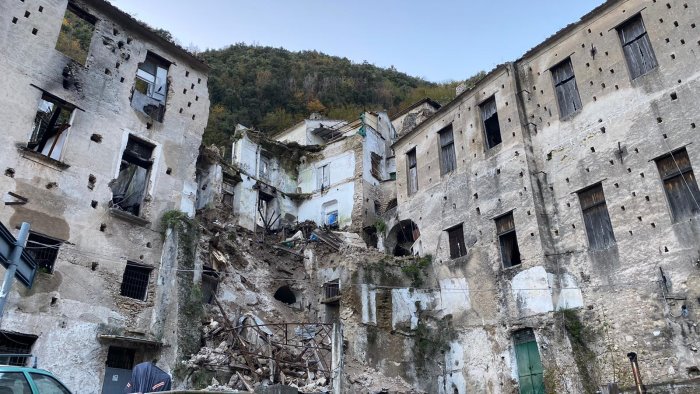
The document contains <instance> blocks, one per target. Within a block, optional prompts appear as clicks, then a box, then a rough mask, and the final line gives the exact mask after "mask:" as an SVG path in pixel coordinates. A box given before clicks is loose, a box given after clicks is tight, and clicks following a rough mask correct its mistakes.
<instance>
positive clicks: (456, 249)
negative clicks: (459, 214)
mask: <svg viewBox="0 0 700 394" xmlns="http://www.w3.org/2000/svg"><path fill="white" fill-rule="evenodd" d="M447 238H448V240H449V243H450V258H452V259H456V258H457V257H462V256H464V255H465V254H467V248H466V246H465V245H464V230H463V229H462V225H461V224H460V225H459V226H456V227H453V228H451V229H449V230H447Z"/></svg>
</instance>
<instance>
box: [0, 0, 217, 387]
mask: <svg viewBox="0 0 700 394" xmlns="http://www.w3.org/2000/svg"><path fill="white" fill-rule="evenodd" d="M0 19H1V20H2V23H0V53H2V56H0V70H2V78H0V91H2V92H3V93H2V95H1V97H0V101H1V105H0V119H2V124H3V131H2V133H1V137H0V138H1V139H2V143H1V144H0V150H1V152H0V157H2V166H3V167H2V172H3V176H2V177H0V189H2V193H3V200H4V204H2V205H0V221H2V223H4V224H6V225H7V226H8V227H9V228H10V229H11V230H13V231H14V229H15V228H17V227H18V226H19V225H20V224H21V223H22V222H25V221H26V222H29V223H30V224H31V231H32V233H31V235H30V237H29V242H28V245H27V250H28V252H29V253H30V254H31V255H33V256H34V258H35V260H36V261H37V263H38V265H39V270H40V273H39V274H38V276H37V278H36V281H35V283H34V285H33V287H32V288H31V289H30V290H27V289H25V288H23V287H22V286H21V285H20V284H18V283H15V286H14V289H13V292H12V294H11V295H10V303H9V304H8V305H7V307H6V309H5V316H4V318H3V319H2V326H1V330H2V331H1V332H0V334H1V335H0V352H2V353H8V352H9V353H19V354H25V353H31V354H33V355H34V356H36V357H37V358H38V360H39V362H38V364H39V366H40V367H42V368H46V369H49V370H51V371H52V372H54V373H55V374H56V375H57V376H59V377H60V378H61V379H62V380H63V382H65V383H66V384H67V385H68V386H69V387H70V388H71V390H73V391H74V392H81V393H97V392H100V391H101V388H102V386H103V383H104V387H105V389H108V388H110V387H111V388H114V387H116V388H117V389H119V390H121V388H122V387H123V386H124V384H125V383H126V381H125V378H126V377H128V376H129V374H130V369H131V366H133V365H134V364H135V363H138V362H141V361H143V360H150V359H152V358H154V357H155V358H162V359H163V360H166V361H167V360H172V359H174V357H175V356H174V355H175V354H176V353H177V352H178V339H177V333H176V330H175V329H174V326H173V324H175V323H174V322H175V320H174V318H173V317H174V316H173V314H172V313H170V312H169V311H171V310H172V309H173V308H172V306H173V305H174V301H173V297H175V296H176V294H177V292H175V291H173V289H170V288H168V287H167V282H165V281H164V280H163V278H162V274H163V273H162V272H161V269H160V268H161V267H160V266H161V264H163V262H164V261H167V256H165V257H163V255H162V252H163V236H162V234H161V231H160V228H159V222H160V220H161V217H162V216H163V214H164V213H165V212H167V211H173V210H177V211H182V212H185V213H187V214H189V215H194V205H195V192H196V183H195V164H194V163H195V162H196V158H197V155H198V147H199V145H200V141H201V136H202V133H203V131H204V127H205V124H206V121H207V115H208V110H209V99H208V91H207V66H206V65H205V64H203V63H202V62H201V61H200V60H198V59H197V58H195V57H194V56H193V55H191V54H190V53H188V52H186V51H185V50H183V49H182V48H180V47H178V46H176V45H174V44H172V43H171V42H169V41H166V40H164V39H163V38H161V37H160V36H158V35H157V34H154V33H153V31H151V29H150V28H148V27H147V26H145V25H143V24H142V23H140V22H138V21H136V20H134V19H133V18H132V17H130V16H129V15H127V14H125V13H123V12H122V11H120V10H118V9H116V8H115V7H113V6H112V5H110V4H109V3H108V2H106V1H102V0H91V1H79V0H75V1H73V0H70V1H68V0H55V1H43V0H21V1H20V0H7V1H2V2H0ZM175 313H177V308H175ZM2 362H3V363H7V362H10V363H13V364H25V363H26V362H28V361H27V360H24V359H22V358H18V359H11V360H3V361H2ZM170 365H173V364H172V363H171V364H170ZM168 368H170V367H168ZM105 376H106V377H105ZM119 392H121V391H119Z"/></svg>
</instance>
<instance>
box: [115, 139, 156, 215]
mask: <svg viewBox="0 0 700 394" xmlns="http://www.w3.org/2000/svg"><path fill="white" fill-rule="evenodd" d="M153 148H154V147H153V145H151V144H149V143H147V142H144V141H141V140H139V139H137V138H135V137H133V136H129V140H128V142H127V144H126V149H124V153H123V154H122V160H121V164H120V166H119V176H118V177H117V179H116V180H115V181H113V182H112V185H111V188H112V204H111V207H113V208H118V209H120V210H122V211H126V212H128V213H130V214H132V215H136V216H139V215H140V213H141V205H142V204H143V198H144V196H145V194H146V188H147V187H148V179H149V175H150V172H151V167H152V165H153V159H152V156H153Z"/></svg>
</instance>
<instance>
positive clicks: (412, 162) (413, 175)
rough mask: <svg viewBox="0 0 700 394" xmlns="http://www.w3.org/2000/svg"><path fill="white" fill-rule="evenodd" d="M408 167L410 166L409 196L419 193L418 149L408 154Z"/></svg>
mask: <svg viewBox="0 0 700 394" xmlns="http://www.w3.org/2000/svg"><path fill="white" fill-rule="evenodd" d="M406 165H407V166H408V182H407V185H408V195H409V196H410V195H412V194H415V193H416V192H417V191H418V163H417V160H416V148H413V149H411V150H410V151H408V153H406Z"/></svg>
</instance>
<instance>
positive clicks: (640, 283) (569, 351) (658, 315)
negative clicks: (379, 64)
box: [351, 0, 700, 393]
mask: <svg viewBox="0 0 700 394" xmlns="http://www.w3.org/2000/svg"><path fill="white" fill-rule="evenodd" d="M699 6H700V4H698V3H696V2H690V1H656V0H648V1H645V0H628V1H623V0H611V1H607V2H606V3H604V4H603V5H602V6H600V7H599V8H597V9H595V10H594V11H592V12H591V13H589V14H588V15H586V16H584V17H583V18H582V19H581V20H580V21H579V22H577V23H574V24H572V25H570V26H568V27H566V28H565V29H563V30H561V31H560V32H558V33H556V34H555V35H554V36H552V37H550V38H548V39H547V40H546V41H544V42H542V43H541V44H539V45H538V46H536V47H535V48H533V49H531V50H530V51H528V52H527V53H526V54H524V55H523V56H522V57H521V58H520V59H517V60H516V61H514V62H510V63H506V64H503V65H501V66H498V67H496V68H495V69H494V70H493V71H491V72H490V73H488V75H487V76H486V77H485V78H484V79H482V80H481V81H480V82H479V83H478V84H477V85H476V86H475V87H474V88H473V89H469V90H467V91H464V92H463V93H461V94H460V95H459V96H458V97H457V98H456V99H455V100H454V101H452V102H450V103H449V104H447V105H445V106H443V107H442V108H440V109H439V110H438V111H437V112H436V113H435V114H434V115H432V116H431V117H430V118H428V119H427V120H426V121H425V122H423V123H421V124H420V125H418V126H416V127H415V128H414V129H413V130H411V131H409V132H408V133H404V134H403V135H402V136H401V137H400V138H399V139H398V141H397V142H396V143H394V144H393V146H392V148H393V149H394V151H395V154H396V169H397V181H396V189H397V195H398V209H397V212H396V216H395V217H394V218H391V219H388V220H393V222H392V223H391V225H390V226H389V227H388V234H387V239H386V244H387V247H389V248H390V247H391V246H392V245H396V244H401V243H408V244H411V245H415V244H420V245H421V247H420V248H418V250H419V251H420V255H421V256H428V255H430V256H431V257H432V264H430V266H429V267H430V268H426V272H427V273H429V275H430V279H429V280H427V281H426V284H425V287H428V288H430V289H415V290H413V291H406V290H403V289H392V290H390V292H391V294H390V296H387V297H383V298H382V301H381V302H380V296H382V294H383V293H385V292H387V291H389V290H386V289H384V288H382V285H387V283H384V282H383V281H381V280H380V281H377V280H376V279H375V280H367V279H365V280H364V281H363V282H364V283H366V284H367V286H369V288H370V290H369V292H368V291H366V290H364V288H363V290H362V291H360V290H358V292H359V294H360V296H361V297H364V298H367V299H369V300H371V301H370V302H366V301H364V300H363V301H362V302H363V303H362V305H363V308H364V307H365V306H367V305H370V306H368V307H369V308H370V309H371V310H370V312H369V315H371V316H374V314H376V318H377V320H378V321H377V323H376V324H377V325H378V326H381V325H382V322H381V321H379V318H380V310H381V309H384V308H389V309H391V311H392V315H391V320H390V323H391V328H392V329H393V330H395V331H397V332H398V331H400V332H402V333H404V335H406V334H407V335H413V336H414V338H415V340H413V341H412V340H407V339H406V338H405V337H404V336H399V335H396V333H394V332H393V331H391V332H387V331H386V330H379V332H380V335H376V334H372V335H373V337H372V346H367V347H365V348H362V346H358V348H357V349H355V352H370V351H371V349H372V348H373V347H377V348H383V349H395V351H394V352H392V353H390V354H386V353H385V354H381V355H380V354H375V355H374V357H375V358H374V359H373V361H372V363H373V364H374V365H376V366H378V367H379V368H380V369H384V370H385V371H387V372H389V371H390V372H389V373H390V374H399V375H405V374H406V373H405V372H403V371H404V370H406V369H408V370H409V371H410V370H413V369H415V370H416V375H414V376H412V378H413V379H415V380H414V382H415V383H416V385H417V386H418V387H420V388H422V389H423V390H426V391H428V392H438V391H439V392H445V393H453V392H454V393H457V392H459V393H465V392H494V393H496V392H513V391H517V390H518V389H519V390H520V392H521V393H535V392H541V390H542V387H545V386H546V388H547V392H575V393H579V392H595V390H597V389H598V388H599V387H601V386H604V385H607V384H608V383H613V382H616V383H617V384H618V386H619V387H621V388H622V387H632V386H634V380H632V374H631V373H630V370H629V368H630V367H629V365H630V362H629V360H628V358H627V356H626V355H627V353H630V352H635V353H637V355H638V358H639V366H640V370H641V371H642V377H643V381H644V383H645V384H646V385H647V387H648V388H650V390H651V389H653V390H655V391H654V392H670V391H671V386H670V384H672V383H675V384H676V386H675V387H676V390H679V391H678V392H697V391H693V390H697V389H698V375H700V372H699V370H698V367H699V366H700V356H699V355H698V340H699V339H700V336H699V332H698V329H697V327H698V318H699V316H698V310H700V304H698V303H699V302H700V298H699V296H700V271H699V270H700V249H699V247H698V245H700V236H699V235H698V234H700V225H698V220H697V219H698V216H697V215H698V214H699V213H700V191H698V186H697V182H696V179H695V176H694V174H693V169H694V167H697V166H698V165H700V149H699V148H698V146H696V145H697V144H696V142H697V140H698V137H697V135H698V131H697V129H696V123H697V122H698V119H696V118H697V111H696V107H697V103H698V100H700V96H698V91H699V90H698V84H700V80H698V67H697V59H698V54H700V49H699V47H698V45H700V41H699V40H700V32H699V31H698V30H697V29H696V23H699V22H700V21H699V19H700V18H699V17H700V7H699ZM431 281H432V282H431ZM372 286H375V287H376V288H375V289H374V290H372ZM375 303H376V307H374V308H376V312H375V311H374V309H372V308H373V307H372V306H371V305H373V304H375ZM363 311H364V309H363ZM397 312H399V313H401V316H396V314H397ZM363 314H365V315H367V313H365V312H363ZM426 317H429V318H426ZM424 322H425V323H424ZM369 324H374V322H370V323H369ZM421 324H427V326H428V328H429V329H430V330H442V333H443V334H442V335H443V337H444V338H447V339H446V340H445V342H444V345H445V347H444V349H445V352H444V354H442V355H440V354H437V357H438V358H439V359H440V363H439V367H436V366H435V365H426V366H425V368H423V370H422V371H420V370H419V368H418V367H420V366H417V365H416V364H415V363H414V362H413V361H411V360H406V354H407V353H410V352H412V351H415V347H416V342H417V343H418V345H419V346H420V341H419V338H420V335H421V330H422V327H421ZM360 328H362V330H364V331H366V332H367V335H368V337H367V341H370V337H369V335H370V332H373V331H370V327H369V326H366V327H362V326H360ZM356 343H359V342H356ZM351 348H352V346H351ZM390 365H391V367H390ZM409 375H410V373H409ZM423 379H426V380H423ZM691 380H692V381H693V382H695V386H693V387H694V388H689V387H690V385H691V383H690V381H691ZM682 382H686V383H682ZM683 384H686V385H687V386H683ZM682 387H686V388H685V390H686V391H680V390H683V389H682ZM674 392H675V391H674Z"/></svg>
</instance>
